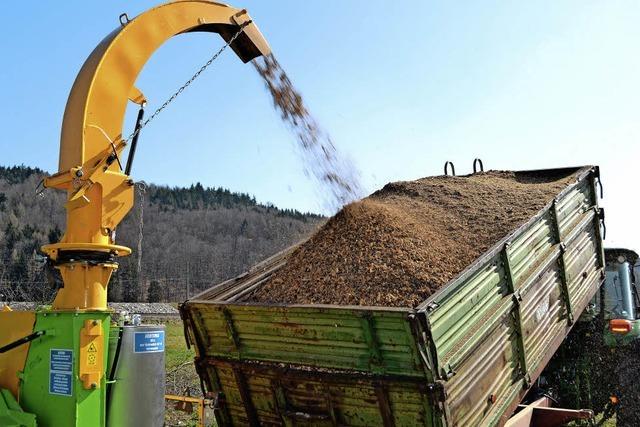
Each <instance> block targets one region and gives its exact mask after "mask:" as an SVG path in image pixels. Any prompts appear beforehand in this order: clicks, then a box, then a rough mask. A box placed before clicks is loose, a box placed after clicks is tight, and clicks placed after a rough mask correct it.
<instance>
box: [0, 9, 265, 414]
mask: <svg viewBox="0 0 640 427" xmlns="http://www.w3.org/2000/svg"><path fill="white" fill-rule="evenodd" d="M187 32H212V33H218V34H219V35H220V36H221V37H222V38H223V39H224V40H225V41H226V42H227V43H228V45H229V46H230V47H231V48H232V49H233V50H234V52H235V53H236V54H237V55H238V57H239V58H240V59H241V60H242V61H243V62H248V61H250V60H252V59H253V58H256V57H258V56H260V55H266V54H268V53H269V51H270V50H269V46H268V44H267V42H266V41H265V39H264V38H263V36H262V35H261V33H260V31H259V30H258V28H257V26H256V25H255V24H253V22H252V21H251V18H250V17H249V15H248V14H247V12H246V10H241V9H235V8H232V7H229V6H226V5H224V4H220V3H215V2H211V1H205V0H184V1H175V2H171V3H167V4H164V5H161V6H158V7H155V8H153V9H150V10H148V11H146V12H144V13H142V14H141V15H139V16H137V17H136V18H135V19H131V20H129V19H128V17H127V15H126V14H123V15H121V16H120V25H118V27H117V28H116V29H115V30H114V31H113V32H111V34H109V35H108V36H107V37H106V38H104V40H102V42H100V44H99V45H98V46H97V47H96V48H95V50H94V51H93V52H92V53H91V55H90V56H89V57H88V59H87V60H86V61H85V63H84V65H83V66H82V69H81V70H80V72H79V74H78V76H77V78H76V80H75V83H74V84H73V88H72V89H71V93H70V95H69V99H68V101H67V106H66V109H65V112H64V120H63V124H62V135H61V143H60V160H59V172H58V173H56V174H55V175H52V176H50V177H48V178H47V179H45V181H44V186H45V187H48V188H55V189H60V190H65V191H66V192H67V196H68V197H67V203H66V205H65V208H66V211H67V229H66V232H65V234H64V236H63V237H62V239H61V241H60V242H59V243H54V244H51V245H46V246H44V247H43V248H42V250H43V251H44V252H45V253H46V254H47V256H48V258H49V261H50V262H52V263H53V264H54V265H55V268H57V269H58V270H59V271H60V273H61V276H62V280H63V282H64V286H63V287H62V288H61V289H59V290H58V292H57V296H56V298H55V300H54V301H53V304H52V306H51V307H50V308H46V309H40V310H38V311H35V312H13V311H11V310H10V309H8V308H5V309H4V310H3V311H1V312H0V390H1V391H2V393H0V424H2V425H27V424H31V425H35V423H36V422H37V424H38V425H39V426H83V427H84V426H104V425H105V424H107V423H109V422H108V420H107V418H108V417H109V414H110V412H109V405H108V404H109V402H108V396H111V395H113V396H116V395H117V393H118V384H117V381H116V382H115V383H113V381H110V380H108V378H107V374H108V372H107V365H109V364H111V363H115V362H112V361H113V358H114V355H113V354H110V353H109V344H110V341H111V342H113V341H114V340H116V341H117V339H118V337H117V336H115V337H114V335H118V334H113V333H112V336H111V337H110V332H112V331H111V316H110V312H109V310H108V308H107V285H108V283H109V278H110V277H111V274H112V273H113V271H114V270H116V269H117V267H118V263H117V258H118V257H120V256H126V255H129V254H130V253H131V250H130V249H129V248H127V247H124V246H120V245H117V244H116V242H115V230H116V227H117V226H118V224H119V223H120V221H122V219H123V218H124V217H125V215H126V214H127V213H128V212H129V210H130V209H131V207H132V205H133V200H134V181H133V180H132V179H131V178H130V176H129V172H130V166H131V160H132V159H133V154H134V152H135V141H136V140H137V136H138V134H139V130H140V125H141V124H142V114H139V116H138V125H137V126H136V132H134V135H131V136H130V137H128V138H124V137H123V121H124V116H125V110H126V108H127V103H128V101H132V102H134V103H136V104H139V105H140V107H141V111H143V110H142V108H143V107H144V105H145V103H146V101H145V97H144V95H143V94H142V92H141V91H140V90H138V89H137V88H136V87H135V81H136V78H137V76H138V74H139V72H140V71H141V69H142V67H143V66H144V64H145V63H146V62H147V60H148V59H149V57H150V56H151V55H152V54H153V52H154V51H155V50H156V49H157V48H158V47H160V45H162V44H163V43H164V42H165V41H166V40H168V39H170V38H171V37H173V36H175V35H178V34H182V33H187ZM130 140H131V142H132V146H131V149H130V151H129V159H128V162H127V168H126V170H123V166H122V162H121V156H122V154H123V150H124V149H125V147H126V145H127V144H128V143H129V142H130ZM162 337H163V335H162ZM162 337H160V338H162ZM143 338H144V336H143ZM156 338H158V337H157V336H156ZM136 340H137V337H136ZM138 344H139V343H138V342H137V341H136V343H135V346H134V348H135V349H144V348H151V349H154V351H160V350H162V349H163V345H162V343H158V342H156V343H151V344H150V345H151V346H150V347H149V346H147V347H145V344H149V343H145V342H142V345H141V346H140V347H138ZM117 348H119V347H117ZM123 351H124V350H123ZM134 374H135V373H134ZM107 384H109V387H110V388H112V393H108V392H107V388H108V387H107ZM150 392H152V393H156V391H155V390H154V391H150ZM143 399H144V396H136V400H137V401H138V400H143ZM160 404H161V405H162V402H161V403H160ZM156 410H157V411H160V413H162V411H163V407H162V408H157V409H156ZM138 412H139V411H138ZM30 414H31V415H30ZM144 415H145V414H143V416H144ZM140 419H143V420H144V417H143V418H140ZM152 419H153V417H152V416H149V417H147V418H146V422H143V423H142V424H140V422H139V419H138V420H137V421H133V420H132V421H131V422H134V423H136V424H135V425H156V422H157V421H155V422H153V421H151V420H152ZM25 420H26V421H25ZM161 423H162V421H161V420H160V424H158V425H161Z"/></svg>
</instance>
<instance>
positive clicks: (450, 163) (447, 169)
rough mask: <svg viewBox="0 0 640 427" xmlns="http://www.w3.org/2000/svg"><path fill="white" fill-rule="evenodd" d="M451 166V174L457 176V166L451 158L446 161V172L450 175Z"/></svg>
mask: <svg viewBox="0 0 640 427" xmlns="http://www.w3.org/2000/svg"><path fill="white" fill-rule="evenodd" d="M449 166H451V176H456V167H455V166H454V165H453V162H450V161H449V160H447V161H446V162H444V174H445V175H446V176H449Z"/></svg>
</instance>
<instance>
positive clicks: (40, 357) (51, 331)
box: [20, 311, 111, 427]
mask: <svg viewBox="0 0 640 427" xmlns="http://www.w3.org/2000/svg"><path fill="white" fill-rule="evenodd" d="M110 319H111V318H110V315H109V314H108V313H104V312H78V313H69V312H51V311H43V312H38V313H37V314H36V324H35V327H34V330H36V331H38V330H44V331H46V334H45V335H44V336H42V337H41V338H39V339H37V340H35V341H33V342H31V346H30V348H29V354H28V356H27V361H26V364H25V368H24V372H23V374H22V377H21V384H20V405H21V406H22V408H23V409H24V410H25V411H27V412H30V413H34V414H37V421H38V426H40V427H58V426H77V427H101V426H104V425H105V402H106V387H105V376H103V378H102V381H101V383H100V387H99V388H97V389H95V390H85V389H84V388H83V387H82V382H81V381H80V379H79V376H78V368H79V362H78V355H79V345H80V330H81V329H82V328H83V326H84V321H85V320H100V321H102V325H103V334H104V340H105V341H104V342H105V345H104V358H103V360H105V361H107V360H108V358H107V350H108V345H107V343H108V339H109V323H110ZM52 349H58V350H71V351H72V352H73V363H72V376H71V377H72V378H71V381H72V383H71V384H72V386H71V396H66V395H59V394H52V393H50V373H51V369H50V359H51V350H52Z"/></svg>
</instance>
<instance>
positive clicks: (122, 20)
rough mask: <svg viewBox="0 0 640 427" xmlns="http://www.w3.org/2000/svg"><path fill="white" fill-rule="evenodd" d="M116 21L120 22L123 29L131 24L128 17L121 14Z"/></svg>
mask: <svg viewBox="0 0 640 427" xmlns="http://www.w3.org/2000/svg"><path fill="white" fill-rule="evenodd" d="M118 20H119V21H120V25H122V26H123V27H124V26H125V25H127V24H128V23H129V22H131V19H129V15H127V14H126V13H121V14H120V16H119V17H118Z"/></svg>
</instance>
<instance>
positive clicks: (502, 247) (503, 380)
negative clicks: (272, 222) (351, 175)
mask: <svg viewBox="0 0 640 427" xmlns="http://www.w3.org/2000/svg"><path fill="white" fill-rule="evenodd" d="M518 175H520V176H522V177H523V178H527V180H528V181H530V180H531V178H535V179H537V180H552V179H553V180H555V179H559V178H564V177H568V176H570V175H573V176H575V180H573V181H572V183H571V184H570V185H568V186H567V187H566V188H564V189H563V190H562V191H561V192H559V193H558V194H557V196H556V197H555V199H554V200H553V201H552V202H550V203H549V204H548V205H547V206H546V207H544V208H543V209H541V210H540V211H539V212H538V213H537V214H536V215H535V216H533V217H532V218H531V219H530V220H529V221H528V222H526V223H525V224H523V225H522V226H521V227H520V228H518V229H517V230H515V231H513V232H512V233H510V234H509V235H508V236H506V237H505V238H504V239H502V240H501V241H500V242H498V243H497V244H496V245H494V246H493V247H492V248H490V249H489V250H488V251H486V252H485V253H484V254H483V255H482V256H481V257H479V258H478V259H476V260H475V262H473V263H472V264H471V265H469V266H468V267H467V268H466V269H465V270H464V271H463V272H462V273H461V274H459V275H458V276H457V278H455V279H454V280H452V281H451V282H449V283H448V284H447V285H446V286H444V287H443V288H441V289H440V290H439V291H438V292H437V293H435V294H433V295H432V296H431V297H429V298H428V299H427V300H426V301H424V302H423V303H422V304H420V305H419V306H417V307H414V308H391V307H363V306H336V305H270V304H258V303H249V302H247V301H248V299H249V298H250V295H251V293H252V292H253V291H254V290H255V289H257V288H258V287H260V286H261V285H262V284H264V283H265V282H266V281H267V280H268V279H269V277H270V275H271V274H272V273H273V272H274V271H276V270H277V269H278V268H280V267H281V266H282V265H284V263H286V259H287V255H288V254H289V252H290V251H291V250H293V248H291V249H289V250H287V251H284V252H283V253H281V254H278V255H276V256H274V257H272V258H270V259H268V260H266V261H264V262H262V263H261V264H259V265H257V266H255V267H254V268H253V269H251V270H250V271H249V272H247V273H245V274H243V275H241V276H240V277H238V278H235V279H232V280H229V281H227V282H224V283H221V284H219V285H217V286H214V287H212V288H211V289H209V290H207V291H205V292H203V293H201V294H199V295H198V296H196V297H195V298H194V299H192V300H190V301H187V302H186V303H184V304H183V305H182V306H181V316H182V319H183V320H184V324H185V333H186V335H187V340H188V342H189V343H190V344H191V345H193V346H194V347H195V349H196V354H197V357H196V367H197V370H198V373H199V375H200V377H201V379H202V382H203V386H204V388H205V389H206V392H207V393H209V395H210V396H211V397H213V398H214V399H215V407H216V411H215V414H216V418H217V421H218V424H219V425H225V426H226V425H236V426H240V425H251V426H258V425H263V426H268V425H278V426H280V425H286V426H290V425H327V426H329V425H340V426H374V425H384V426H412V425H422V426H434V427H435V426H477V425H487V426H495V425H502V424H504V423H505V422H506V421H507V420H508V419H509V417H510V416H511V414H512V413H513V411H514V410H515V409H516V407H517V405H518V404H519V403H520V402H521V400H522V398H523V397H524V395H525V394H526V392H527V390H528V389H529V388H530V387H531V385H532V384H533V382H534V381H535V380H536V378H538V376H539V375H540V373H541V371H542V370H543V369H544V367H545V366H546V364H547V362H548V361H549V359H550V358H551V356H552V355H553V353H554V352H555V351H556V349H557V348H558V346H559V345H560V343H561V342H562V341H563V340H564V338H565V336H566V335H567V334H568V332H569V330H570V329H571V327H572V325H573V324H574V322H575V321H576V320H577V319H578V317H579V316H580V314H581V313H582V312H583V310H584V309H585V307H586V306H587V304H588V303H589V301H590V300H591V299H592V298H593V296H594V294H595V293H596V290H597V289H598V288H599V286H600V284H601V283H602V281H603V278H604V266H605V263H604V255H603V248H602V238H601V231H600V226H601V225H600V224H601V217H602V214H601V210H600V209H599V208H598V198H597V193H596V188H597V187H596V186H597V184H598V179H599V171H598V168H597V167H591V166H587V167H580V168H563V169H551V170H539V171H522V172H516V176H518Z"/></svg>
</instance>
